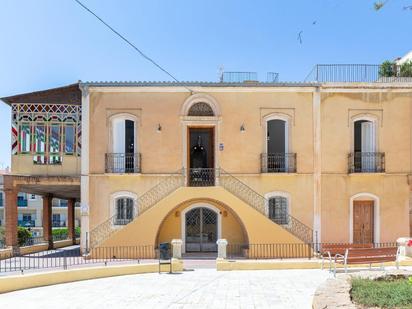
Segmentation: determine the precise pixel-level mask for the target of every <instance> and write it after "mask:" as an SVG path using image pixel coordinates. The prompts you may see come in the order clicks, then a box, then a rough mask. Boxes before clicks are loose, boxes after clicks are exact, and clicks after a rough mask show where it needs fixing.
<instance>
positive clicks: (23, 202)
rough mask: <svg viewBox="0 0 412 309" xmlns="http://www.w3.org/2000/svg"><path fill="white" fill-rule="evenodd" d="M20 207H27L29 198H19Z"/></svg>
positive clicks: (18, 204)
mask: <svg viewBox="0 0 412 309" xmlns="http://www.w3.org/2000/svg"><path fill="white" fill-rule="evenodd" d="M17 206H18V207H27V200H26V199H18V200H17Z"/></svg>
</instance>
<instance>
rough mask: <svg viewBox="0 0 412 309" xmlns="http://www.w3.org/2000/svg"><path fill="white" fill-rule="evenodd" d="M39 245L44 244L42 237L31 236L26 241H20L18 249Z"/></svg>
mask: <svg viewBox="0 0 412 309" xmlns="http://www.w3.org/2000/svg"><path fill="white" fill-rule="evenodd" d="M41 243H45V240H44V238H43V237H42V236H32V237H28V238H27V239H24V240H22V241H21V242H20V243H19V246H20V247H27V246H34V245H38V244H41Z"/></svg>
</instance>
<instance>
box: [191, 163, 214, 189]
mask: <svg viewBox="0 0 412 309" xmlns="http://www.w3.org/2000/svg"><path fill="white" fill-rule="evenodd" d="M215 177H216V169H214V168H191V169H189V179H188V186H189V187H213V186H214V185H215Z"/></svg>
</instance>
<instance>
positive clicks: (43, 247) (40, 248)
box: [20, 243, 49, 254]
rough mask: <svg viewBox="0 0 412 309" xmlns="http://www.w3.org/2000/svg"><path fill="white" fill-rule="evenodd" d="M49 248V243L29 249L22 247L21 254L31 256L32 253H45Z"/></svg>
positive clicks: (29, 247)
mask: <svg viewBox="0 0 412 309" xmlns="http://www.w3.org/2000/svg"><path fill="white" fill-rule="evenodd" d="M48 248H49V245H48V244H47V243H41V244H37V245H33V246H27V247H20V254H31V253H36V252H41V251H45V250H47V249H48Z"/></svg>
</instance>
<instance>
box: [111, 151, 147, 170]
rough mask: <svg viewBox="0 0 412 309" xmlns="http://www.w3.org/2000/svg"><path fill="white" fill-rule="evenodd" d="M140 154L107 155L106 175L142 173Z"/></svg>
mask: <svg viewBox="0 0 412 309" xmlns="http://www.w3.org/2000/svg"><path fill="white" fill-rule="evenodd" d="M140 165H141V155H140V153H106V169H105V171H106V173H140Z"/></svg>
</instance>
